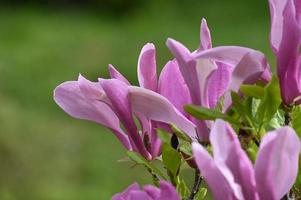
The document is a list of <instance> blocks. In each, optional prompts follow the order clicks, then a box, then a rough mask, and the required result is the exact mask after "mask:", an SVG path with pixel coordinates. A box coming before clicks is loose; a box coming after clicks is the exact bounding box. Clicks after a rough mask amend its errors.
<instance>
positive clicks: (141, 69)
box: [137, 43, 157, 91]
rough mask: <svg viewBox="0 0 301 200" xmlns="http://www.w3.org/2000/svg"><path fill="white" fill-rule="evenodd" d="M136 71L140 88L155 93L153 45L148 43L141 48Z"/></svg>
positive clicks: (155, 71)
mask: <svg viewBox="0 0 301 200" xmlns="http://www.w3.org/2000/svg"><path fill="white" fill-rule="evenodd" d="M137 69H138V81H139V84H140V86H141V87H143V88H146V89H149V90H153V91H157V65H156V49H155V46H154V45H153V44H151V43H148V44H146V45H144V47H143V48H142V50H141V53H140V56H139V59H138V67H137Z"/></svg>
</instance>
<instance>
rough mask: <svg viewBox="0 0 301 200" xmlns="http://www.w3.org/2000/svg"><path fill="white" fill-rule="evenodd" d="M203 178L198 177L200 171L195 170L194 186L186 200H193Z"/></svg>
mask: <svg viewBox="0 0 301 200" xmlns="http://www.w3.org/2000/svg"><path fill="white" fill-rule="evenodd" d="M202 180H203V178H202V177H201V176H200V171H199V170H195V175H194V184H193V188H192V190H191V193H190V196H189V198H188V200H193V199H194V197H195V195H196V194H197V193H198V191H199V189H200V186H201V183H202Z"/></svg>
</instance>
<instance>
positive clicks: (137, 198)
mask: <svg viewBox="0 0 301 200" xmlns="http://www.w3.org/2000/svg"><path fill="white" fill-rule="evenodd" d="M142 199H143V200H153V198H151V197H150V196H149V195H148V194H147V193H146V192H144V191H137V190H134V191H131V192H130V194H129V197H128V198H127V199H126V200H142ZM120 200H124V199H120Z"/></svg>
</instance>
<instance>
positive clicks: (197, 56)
mask: <svg viewBox="0 0 301 200" xmlns="http://www.w3.org/2000/svg"><path fill="white" fill-rule="evenodd" d="M200 35H201V39H200V47H199V49H197V50H196V51H194V52H193V53H191V52H190V51H189V50H188V49H187V48H186V47H185V46H183V45H182V44H181V43H179V42H177V41H175V40H173V39H168V40H167V46H168V47H169V49H170V51H171V52H172V53H173V55H174V56H175V58H176V59H177V61H178V63H179V67H180V71H181V73H182V75H183V77H184V80H185V82H186V84H187V86H188V88H189V93H190V96H191V100H192V103H193V104H194V105H200V106H203V107H207V108H214V107H215V106H216V104H217V102H218V101H219V99H220V97H222V96H225V101H224V103H225V105H224V110H226V109H227V108H228V107H229V106H230V105H231V95H230V92H231V91H234V92H238V91H239V88H240V85H241V84H242V83H254V82H256V81H258V80H260V79H261V80H263V81H266V82H267V81H269V79H270V78H271V72H270V68H269V65H268V63H267V61H266V58H265V56H264V55H263V54H262V53H261V52H259V51H256V50H253V49H249V48H244V47H237V46H221V47H216V48H212V42H211V36H210V31H209V28H208V26H207V23H206V21H205V20H204V19H203V20H202V24H201V34H200ZM195 123H196V125H197V127H198V136H199V138H200V139H203V140H208V137H209V131H208V128H207V125H206V123H205V122H204V121H203V122H197V121H195Z"/></svg>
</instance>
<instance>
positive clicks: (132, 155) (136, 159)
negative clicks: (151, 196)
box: [127, 151, 167, 180]
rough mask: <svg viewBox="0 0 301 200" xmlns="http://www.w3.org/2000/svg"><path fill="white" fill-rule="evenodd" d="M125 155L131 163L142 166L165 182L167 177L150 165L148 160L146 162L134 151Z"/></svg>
mask: <svg viewBox="0 0 301 200" xmlns="http://www.w3.org/2000/svg"><path fill="white" fill-rule="evenodd" d="M127 155H128V157H129V158H130V159H131V160H132V161H134V162H136V163H137V164H140V165H144V166H145V167H146V168H147V169H149V170H150V171H151V172H153V173H155V174H157V175H158V176H160V177H161V178H163V179H165V180H167V177H166V176H165V175H164V174H163V173H162V172H161V171H160V170H159V169H158V168H157V167H156V166H154V165H153V164H151V163H150V162H149V161H148V160H146V159H145V158H144V157H142V156H141V155H140V154H138V153H136V152H134V151H128V152H127Z"/></svg>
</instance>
